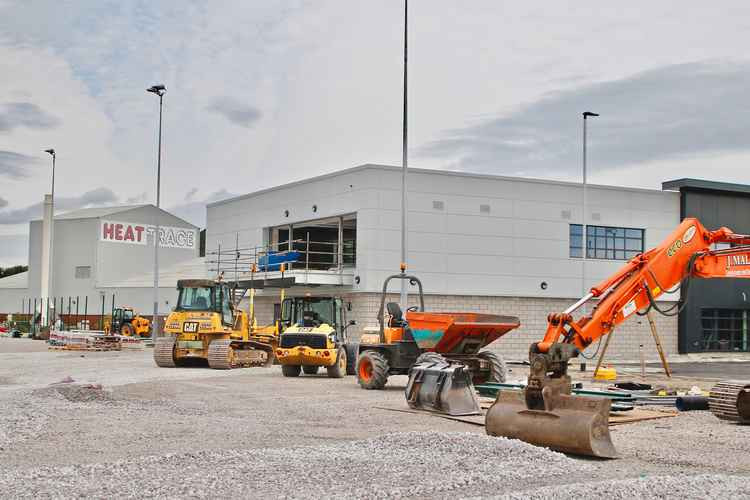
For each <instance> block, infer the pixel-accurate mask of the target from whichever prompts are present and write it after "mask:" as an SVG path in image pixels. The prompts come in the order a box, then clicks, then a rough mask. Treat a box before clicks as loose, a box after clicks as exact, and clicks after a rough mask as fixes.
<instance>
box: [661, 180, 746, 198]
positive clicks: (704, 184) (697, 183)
mask: <svg viewBox="0 0 750 500" xmlns="http://www.w3.org/2000/svg"><path fill="white" fill-rule="evenodd" d="M682 188H692V189H700V190H704V191H723V192H727V193H741V194H750V185H748V184H737V183H733V182H719V181H709V180H706V179H693V178H690V177H683V178H682V179H674V180H671V181H665V182H662V183H661V189H662V191H680V190H681V189H682Z"/></svg>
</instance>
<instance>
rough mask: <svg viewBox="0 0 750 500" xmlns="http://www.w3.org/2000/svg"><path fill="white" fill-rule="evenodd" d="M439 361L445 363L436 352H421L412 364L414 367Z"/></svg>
mask: <svg viewBox="0 0 750 500" xmlns="http://www.w3.org/2000/svg"><path fill="white" fill-rule="evenodd" d="M439 361H445V358H444V357H442V356H441V355H440V354H438V353H436V352H423V353H422V354H420V355H419V357H418V358H417V360H416V361H415V362H414V365H418V364H419V363H427V362H429V363H436V362H439ZM414 365H412V366H414Z"/></svg>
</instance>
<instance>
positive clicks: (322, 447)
mask: <svg viewBox="0 0 750 500" xmlns="http://www.w3.org/2000/svg"><path fill="white" fill-rule="evenodd" d="M512 368H513V373H512V376H513V377H521V378H522V377H524V376H525V373H524V372H525V370H526V368H525V367H523V366H522V365H514V366H513V367H512ZM682 368H686V367H682ZM682 368H681V370H682ZM689 370H690V377H692V378H680V380H678V381H677V382H675V383H676V384H677V385H684V386H687V387H688V388H689V387H690V385H692V384H694V383H700V382H701V377H702V376H703V375H706V374H708V375H711V377H709V378H714V377H713V375H717V374H718V375H721V374H722V373H724V371H723V370H726V373H727V375H728V376H730V377H735V378H736V377H737V375H741V374H742V373H743V370H748V372H745V373H749V374H750V364H749V363H710V364H707V365H705V369H704V370H703V371H701V369H700V367H694V368H690V369H689ZM681 373H682V374H683V375H684V374H685V373H687V372H681ZM68 377H69V378H70V379H72V380H73V381H74V383H82V384H91V385H93V386H94V387H98V385H96V384H101V386H102V388H101V390H93V391H85V390H81V391H79V392H75V391H73V392H70V391H69V392H67V393H61V392H60V391H58V390H57V389H56V387H57V386H55V385H52V386H51V385H50V384H55V383H56V382H60V381H62V380H65V379H68ZM579 377H580V376H579ZM705 383H706V382H704V384H701V385H705ZM405 384H406V377H405V376H400V377H392V378H391V380H390V381H389V384H388V386H387V390H384V391H365V390H362V389H360V388H359V386H358V385H357V383H356V380H355V378H354V377H345V378H343V379H329V378H327V377H325V376H323V375H321V376H303V377H299V378H284V377H283V376H282V375H281V370H280V368H279V367H278V366H272V367H268V368H249V369H239V370H231V371H217V370H210V369H206V368H200V367H195V368H178V369H166V368H157V367H156V366H154V364H153V361H152V359H151V350H150V349H141V350H123V351H120V352H68V351H48V350H47V349H46V346H45V345H44V344H43V343H41V342H38V341H31V340H27V339H0V406H1V407H2V408H3V410H2V412H0V466H1V467H2V469H3V471H4V474H3V476H2V477H0V490H2V491H5V492H6V493H8V492H9V495H8V496H10V497H17V496H21V497H24V496H37V495H50V496H56V495H60V496H76V495H83V496H102V497H110V498H112V497H136V496H144V495H146V496H148V495H155V496H179V497H183V496H184V497H190V496H222V495H233V496H241V497H261V496H262V497H268V496H286V497H292V498H294V497H298V498H302V497H306V498H309V497H310V496H340V497H374V496H399V497H401V496H404V497H422V498H424V497H431V498H455V497H492V496H496V495H511V496H513V495H516V496H517V497H518V498H521V497H524V498H529V497H533V496H535V495H536V496H540V497H545V496H556V495H558V494H559V495H561V496H563V497H565V496H571V497H572V496H576V497H578V498H580V497H582V496H583V497H586V496H597V495H595V493H596V492H597V491H604V490H606V489H607V488H614V487H617V488H620V489H621V491H623V492H630V493H631V494H632V495H637V496H646V497H648V496H650V495H657V496H658V493H659V492H663V491H666V492H667V493H670V492H671V493H672V494H673V493H675V492H683V493H684V494H683V495H682V497H683V498H691V497H696V498H699V497H701V496H706V495H708V494H712V493H715V494H718V495H720V496H721V495H733V494H735V493H737V492H741V491H742V490H740V489H735V488H739V486H737V485H741V484H745V485H746V484H747V482H748V479H750V439H748V437H749V434H748V433H750V427H743V426H738V425H734V424H730V423H727V422H722V421H719V420H718V419H716V418H715V417H714V416H713V415H711V414H710V413H709V412H690V413H685V414H680V415H678V416H676V417H671V418H665V419H660V420H655V421H646V422H639V423H633V424H628V425H620V426H616V427H613V428H612V438H613V441H614V443H615V446H616V447H617V449H618V451H619V452H620V454H621V458H619V459H616V460H608V461H600V460H592V459H581V458H576V457H566V456H564V455H561V454H559V453H555V452H551V451H549V450H544V449H541V448H534V447H532V446H530V445H526V444H524V443H520V442H517V441H510V440H505V439H500V438H493V437H488V436H486V435H485V434H484V429H483V427H481V426H475V425H469V424H466V423H461V422H455V421H451V420H447V419H444V418H440V417H436V416H431V415H425V414H411V413H404V412H398V411H389V410H384V409H382V408H383V407H388V408H398V407H399V406H403V407H404V408H406V403H405V401H404V395H403V389H404V386H405ZM209 471H210V472H209ZM532 472H533V474H532ZM696 477H697V478H698V479H696ZM616 481H620V483H617V482H616ZM560 485H564V487H563V488H562V489H558V487H560ZM743 494H745V495H747V490H746V489H745V490H744V493H743ZM691 495H692V496H691ZM740 496H741V495H740ZM666 497H670V495H669V494H667V495H666Z"/></svg>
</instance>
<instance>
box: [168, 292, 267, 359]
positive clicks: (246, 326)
mask: <svg viewBox="0 0 750 500" xmlns="http://www.w3.org/2000/svg"><path fill="white" fill-rule="evenodd" d="M177 289H178V290H179V296H178V299H177V306H176V307H175V309H174V311H173V312H172V313H170V315H169V316H168V317H167V321H166V323H165V327H164V333H165V334H166V335H167V336H165V337H160V338H158V339H156V343H155V345H154V361H155V362H156V364H157V365H158V366H161V367H174V366H181V365H184V364H185V363H186V362H187V361H188V360H195V359H199V360H204V361H205V362H207V363H208V366H209V367H211V368H216V369H229V368H239V367H247V366H265V365H269V364H270V363H271V362H272V361H273V349H274V342H273V340H274V338H275V334H274V333H273V332H270V331H269V332H264V333H262V334H260V333H259V334H257V335H256V334H255V332H251V328H250V322H249V320H248V315H247V313H245V312H244V311H240V310H239V309H238V308H236V307H235V305H234V302H233V291H232V289H231V288H230V287H229V284H228V283H226V282H224V281H221V280H216V281H215V280H205V279H195V280H179V281H178V282H177Z"/></svg>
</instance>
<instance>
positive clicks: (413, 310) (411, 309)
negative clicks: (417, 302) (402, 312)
mask: <svg viewBox="0 0 750 500" xmlns="http://www.w3.org/2000/svg"><path fill="white" fill-rule="evenodd" d="M417 311H419V307H418V306H411V307H407V308H406V312H417Z"/></svg>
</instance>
